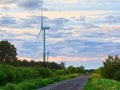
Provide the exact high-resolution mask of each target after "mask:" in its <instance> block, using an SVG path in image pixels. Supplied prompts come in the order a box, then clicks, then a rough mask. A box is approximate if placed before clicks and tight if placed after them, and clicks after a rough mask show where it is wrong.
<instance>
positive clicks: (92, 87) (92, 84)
mask: <svg viewBox="0 0 120 90" xmlns="http://www.w3.org/2000/svg"><path fill="white" fill-rule="evenodd" d="M84 90H120V82H118V81H114V80H110V79H104V78H101V77H90V78H89V80H88V83H87V85H86V87H85V88H84Z"/></svg>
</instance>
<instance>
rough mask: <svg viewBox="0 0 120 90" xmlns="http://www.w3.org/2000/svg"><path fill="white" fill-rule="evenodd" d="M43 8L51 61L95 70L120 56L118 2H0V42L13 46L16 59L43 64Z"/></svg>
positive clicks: (105, 0) (34, 0)
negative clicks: (41, 25) (41, 31)
mask: <svg viewBox="0 0 120 90" xmlns="http://www.w3.org/2000/svg"><path fill="white" fill-rule="evenodd" d="M113 3H114V4H113ZM42 4H43V8H44V11H43V16H44V25H45V26H49V27H50V29H49V30H46V52H48V51H49V52H50V59H49V60H50V61H54V62H57V63H59V62H61V61H64V62H65V63H66V65H67V66H70V65H73V66H81V65H83V66H84V67H85V68H87V69H96V68H99V67H101V66H102V65H103V61H104V60H105V59H106V57H107V56H108V55H113V56H114V55H118V56H119V55H120V54H119V53H120V50H119V49H120V48H119V45H120V35H119V32H120V5H119V4H120V1H118V0H114V1H112V0H104V1H101V0H52V1H51V0H44V2H43V0H19V1H16V0H1V1H0V41H2V40H8V41H9V42H10V43H11V44H14V45H15V47H16V48H17V53H18V55H17V57H19V58H26V59H33V60H42V55H43V54H42V53H43V41H42V40H43V34H42V33H41V35H40V37H39V39H38V40H36V37H37V35H38V33H39V31H40V23H41V21H40V18H41V16H40V15H41V14H40V13H41V11H40V8H41V5H42Z"/></svg>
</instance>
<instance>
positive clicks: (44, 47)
mask: <svg viewBox="0 0 120 90" xmlns="http://www.w3.org/2000/svg"><path fill="white" fill-rule="evenodd" d="M43 21H44V20H43V6H42V5H41V30H40V32H39V34H38V37H37V38H39V36H40V33H41V32H42V31H43V62H46V29H49V27H45V26H44V22H43Z"/></svg>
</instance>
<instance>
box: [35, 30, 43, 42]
mask: <svg viewBox="0 0 120 90" xmlns="http://www.w3.org/2000/svg"><path fill="white" fill-rule="evenodd" d="M41 32H42V30H40V32H39V33H38V36H37V38H36V39H37V40H38V38H39V36H40V33H41Z"/></svg>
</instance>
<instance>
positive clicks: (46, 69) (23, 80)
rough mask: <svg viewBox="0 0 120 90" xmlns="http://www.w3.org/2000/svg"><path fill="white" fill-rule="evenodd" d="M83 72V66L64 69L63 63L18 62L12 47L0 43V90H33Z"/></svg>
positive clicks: (9, 44)
mask: <svg viewBox="0 0 120 90" xmlns="http://www.w3.org/2000/svg"><path fill="white" fill-rule="evenodd" d="M85 72H86V71H85V69H84V67H83V66H80V67H73V66H69V67H67V68H65V65H64V62H61V63H60V64H57V63H55V62H40V61H39V62H35V60H31V61H28V60H19V59H18V58H17V49H16V48H15V46H14V45H12V44H11V43H9V42H8V41H1V42H0V90H35V89H37V88H40V87H43V86H46V85H48V84H52V83H55V82H59V81H62V80H67V79H71V78H74V77H77V76H79V75H82V74H83V73H85Z"/></svg>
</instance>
